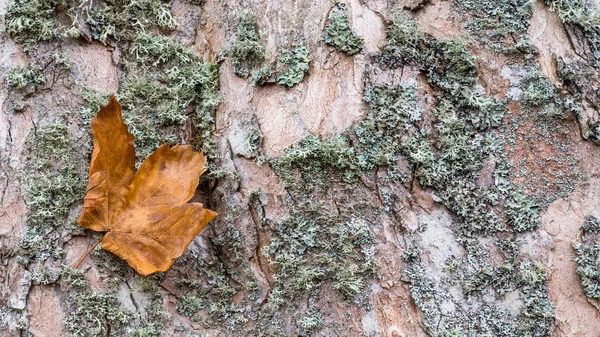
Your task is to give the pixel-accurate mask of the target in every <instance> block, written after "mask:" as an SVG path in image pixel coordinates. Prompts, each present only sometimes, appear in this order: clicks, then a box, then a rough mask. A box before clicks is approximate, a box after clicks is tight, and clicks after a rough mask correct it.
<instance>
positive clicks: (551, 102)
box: [498, 62, 584, 207]
mask: <svg viewBox="0 0 600 337" xmlns="http://www.w3.org/2000/svg"><path fill="white" fill-rule="evenodd" d="M560 64H561V63H560V62H559V71H560V73H562V74H563V75H561V76H566V77H562V78H564V79H565V83H568V86H569V87H570V88H572V87H574V86H575V85H576V84H575V83H573V82H571V81H572V79H573V78H572V75H569V74H567V73H568V69H566V68H565V67H564V64H563V65H562V66H560ZM502 74H503V76H505V77H506V78H507V79H509V80H510V81H511V84H512V87H511V88H510V89H509V90H508V92H509V93H510V94H509V96H510V97H511V99H512V100H513V101H514V102H512V103H511V104H510V105H511V108H510V109H508V110H507V111H506V118H505V121H506V123H505V124H504V125H502V126H500V127H499V128H498V134H499V138H500V140H501V141H502V143H503V147H504V151H503V154H504V156H505V158H506V159H507V161H508V162H509V163H510V168H511V170H510V178H511V180H513V181H516V182H518V183H519V184H521V189H522V190H523V191H524V192H525V193H526V194H529V195H530V196H531V197H532V198H533V199H534V200H535V202H536V203H537V204H538V205H539V206H540V207H545V206H547V205H548V204H549V203H550V202H552V201H554V200H556V199H557V198H560V197H564V196H566V195H567V194H568V193H570V192H571V191H573V189H574V188H575V186H576V184H580V183H584V176H583V174H582V172H581V171H580V169H579V165H577V163H576V161H577V159H576V156H574V155H573V153H574V152H576V151H577V149H576V147H575V143H574V138H573V135H574V134H577V133H578V130H577V128H576V125H574V123H573V122H572V121H573V119H574V118H579V116H580V115H581V114H582V104H581V97H577V96H576V95H572V94H571V93H570V92H565V90H559V89H557V88H556V87H554V85H553V84H552V82H551V81H550V80H549V79H548V78H547V77H546V76H545V75H544V74H543V73H542V72H541V70H540V68H539V66H536V65H529V64H521V65H514V66H507V67H506V68H505V69H504V70H503V71H502ZM517 102H519V103H520V104H517ZM526 144H536V145H535V147H534V148H531V147H528V146H526Z"/></svg>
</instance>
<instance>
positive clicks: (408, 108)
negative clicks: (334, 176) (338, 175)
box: [354, 85, 423, 170]
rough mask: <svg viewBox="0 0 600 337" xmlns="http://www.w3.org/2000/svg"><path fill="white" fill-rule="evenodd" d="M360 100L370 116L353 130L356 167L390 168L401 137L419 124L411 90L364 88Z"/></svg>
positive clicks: (414, 95) (413, 94)
mask: <svg viewBox="0 0 600 337" xmlns="http://www.w3.org/2000/svg"><path fill="white" fill-rule="evenodd" d="M363 100H364V101H365V102H367V103H368V104H369V113H368V115H367V116H366V118H364V119H363V120H362V121H361V122H360V124H359V125H358V126H357V127H356V128H354V134H355V135H356V137H357V139H358V151H359V152H358V153H357V160H358V166H359V167H360V168H361V169H362V170H372V169H374V168H376V167H379V166H388V165H391V164H392V163H394V161H395V160H396V159H397V158H398V156H399V155H400V146H399V145H400V144H401V143H402V137H403V136H405V135H406V134H407V133H408V132H409V131H410V129H411V126H412V127H413V128H414V125H413V124H414V123H416V122H418V121H420V120H421V114H422V113H423V108H422V107H421V105H420V104H419V102H418V99H417V95H416V92H415V90H414V88H411V87H408V86H405V85H399V86H374V87H372V88H367V89H366V90H365V93H364V98H363Z"/></svg>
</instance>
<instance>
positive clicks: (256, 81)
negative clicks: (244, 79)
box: [251, 63, 275, 86]
mask: <svg viewBox="0 0 600 337" xmlns="http://www.w3.org/2000/svg"><path fill="white" fill-rule="evenodd" d="M274 74H275V68H274V67H273V65H272V64H271V63H265V64H263V65H262V66H261V67H260V68H258V69H256V70H254V71H253V72H252V77H251V80H252V84H253V85H254V86H259V85H263V84H265V83H266V82H267V81H268V80H269V79H270V78H271V77H273V75H274Z"/></svg>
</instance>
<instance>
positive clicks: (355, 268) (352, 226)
mask: <svg viewBox="0 0 600 337" xmlns="http://www.w3.org/2000/svg"><path fill="white" fill-rule="evenodd" d="M275 229H276V230H275V232H274V235H273V237H272V238H271V242H270V244H269V246H268V248H265V251H264V254H265V255H266V256H268V257H269V260H270V263H271V264H272V265H274V266H276V267H277V270H278V272H277V274H276V275H275V276H274V281H275V283H274V290H273V291H271V294H270V299H271V300H273V301H274V303H280V305H281V304H283V303H284V301H283V300H284V299H291V298H294V297H298V296H303V295H306V294H310V293H313V292H317V293H318V291H319V289H320V288H321V287H322V285H323V283H324V282H332V283H333V285H334V287H335V288H336V289H337V290H338V291H339V292H340V293H342V294H343V295H345V296H347V297H348V298H355V297H356V296H358V295H359V294H360V293H361V292H362V291H363V289H364V287H365V286H366V280H367V279H368V278H370V277H372V275H373V274H372V273H373V271H374V269H373V267H375V261H374V260H373V255H372V251H371V249H372V245H373V244H374V243H375V239H374V236H373V233H372V232H371V230H370V228H369V226H368V224H367V222H366V220H364V219H359V218H352V217H350V215H348V216H338V215H335V214H332V213H330V212H328V211H326V210H325V209H323V208H322V207H319V206H318V205H316V204H313V203H307V204H304V205H298V206H296V208H295V209H292V211H291V213H290V215H289V216H288V217H286V218H285V219H283V220H282V221H281V222H279V223H278V224H276V227H275Z"/></svg>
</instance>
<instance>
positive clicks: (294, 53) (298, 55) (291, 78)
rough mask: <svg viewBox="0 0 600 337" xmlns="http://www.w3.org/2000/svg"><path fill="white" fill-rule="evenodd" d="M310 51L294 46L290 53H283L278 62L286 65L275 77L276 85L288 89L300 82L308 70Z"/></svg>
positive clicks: (303, 47)
mask: <svg viewBox="0 0 600 337" xmlns="http://www.w3.org/2000/svg"><path fill="white" fill-rule="evenodd" d="M309 54H310V51H309V50H308V48H307V47H305V46H301V45H300V46H295V47H294V48H293V49H292V50H291V51H287V52H284V53H283V55H282V56H281V57H280V58H279V62H281V63H283V64H285V65H286V69H285V70H284V71H281V72H279V75H277V83H279V84H282V85H285V86H286V87H288V88H291V87H293V86H294V85H296V84H298V83H300V82H302V80H303V79H304V76H305V75H306V74H307V73H308V70H309V68H310V59H309V58H308V55H309Z"/></svg>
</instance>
